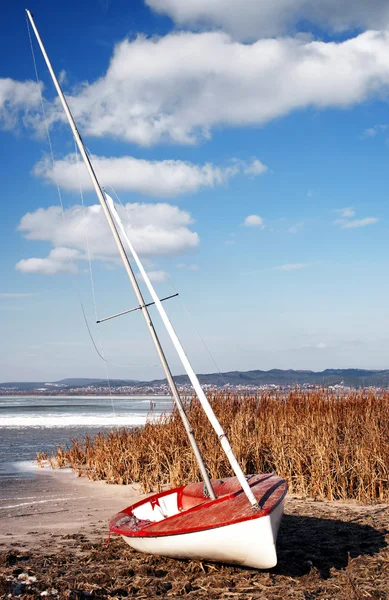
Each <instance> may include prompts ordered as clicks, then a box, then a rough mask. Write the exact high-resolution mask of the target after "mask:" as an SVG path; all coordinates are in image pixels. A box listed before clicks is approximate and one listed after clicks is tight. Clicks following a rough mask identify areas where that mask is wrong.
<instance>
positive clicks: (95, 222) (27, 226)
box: [17, 203, 199, 274]
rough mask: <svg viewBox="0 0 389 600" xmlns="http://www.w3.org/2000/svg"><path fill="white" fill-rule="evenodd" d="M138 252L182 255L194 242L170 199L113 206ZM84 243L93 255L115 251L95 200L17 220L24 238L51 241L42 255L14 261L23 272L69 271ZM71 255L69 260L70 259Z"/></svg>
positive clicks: (114, 256)
mask: <svg viewBox="0 0 389 600" xmlns="http://www.w3.org/2000/svg"><path fill="white" fill-rule="evenodd" d="M118 210H119V212H121V214H122V219H123V222H124V224H125V226H126V228H127V231H128V232H129V235H130V237H131V240H132V242H133V244H134V246H135V248H136V249H137V251H138V252H139V253H140V254H141V255H143V256H146V257H147V256H152V255H169V254H173V255H174V254H181V253H183V252H186V251H190V250H192V249H194V248H196V247H197V245H198V243H199V237H198V235H197V233H196V232H194V231H191V230H190V228H189V227H190V225H191V224H192V218H191V216H190V214H189V213H188V212H186V211H183V210H180V209H179V208H177V207H176V206H172V205H170V204H165V203H161V204H140V203H134V204H126V205H125V211H123V209H122V208H121V207H118ZM86 226H87V232H88V246H89V251H90V256H91V259H92V260H101V261H108V262H111V263H112V262H114V263H116V262H117V261H118V252H117V250H116V247H115V244H114V242H113V239H112V235H111V233H110V231H109V229H108V225H107V223H106V222H105V219H104V216H103V214H102V209H101V207H100V206H99V205H93V206H88V207H85V209H84V211H83V209H82V207H81V206H77V205H76V206H72V207H71V208H69V209H67V210H66V211H65V213H64V215H62V211H61V209H60V207H57V206H50V207H49V208H47V209H44V208H39V209H37V210H36V211H35V212H33V213H27V214H25V215H24V217H23V218H22V219H21V221H20V224H19V226H18V230H19V231H21V232H23V234H24V235H25V237H26V238H27V239H29V240H41V241H47V242H50V243H51V244H52V246H54V249H53V250H52V251H51V252H50V254H49V255H48V256H47V258H29V259H25V260H22V261H20V262H19V263H18V264H17V268H18V269H19V270H22V271H25V272H44V273H46V274H53V273H54V272H58V271H73V270H74V269H75V263H74V261H80V260H86V258H87V256H86V251H87V240H86V230H85V227H86ZM71 259H73V261H72V260H71Z"/></svg>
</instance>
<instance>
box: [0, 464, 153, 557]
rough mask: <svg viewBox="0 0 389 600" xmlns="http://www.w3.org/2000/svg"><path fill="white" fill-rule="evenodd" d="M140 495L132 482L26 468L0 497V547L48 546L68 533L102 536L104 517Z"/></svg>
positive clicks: (100, 537) (94, 538)
mask: <svg viewBox="0 0 389 600" xmlns="http://www.w3.org/2000/svg"><path fill="white" fill-rule="evenodd" d="M140 497H141V496H140V494H139V492H138V490H137V488H136V487H132V486H118V485H107V484H106V483H104V482H103V481H88V480H87V479H85V478H83V477H76V475H75V474H74V473H73V472H72V471H71V470H70V469H63V470H60V471H55V470H52V469H50V468H46V469H42V468H40V467H31V469H30V473H29V477H26V478H25V479H23V480H22V481H18V482H17V483H16V484H13V485H12V486H9V488H8V489H7V492H6V494H2V496H1V498H0V550H4V549H29V548H34V547H37V546H38V545H39V546H42V545H43V546H44V547H46V548H47V549H49V548H51V547H52V546H53V544H52V540H53V539H54V540H55V539H57V540H58V539H60V538H62V537H63V536H65V535H68V534H74V533H76V534H83V535H87V536H88V539H90V540H102V539H104V538H105V537H107V534H108V520H109V518H110V517H112V516H113V515H114V514H115V513H116V512H119V510H121V509H123V508H125V507H126V506H129V505H130V504H132V503H133V502H136V501H137V499H139V498H140Z"/></svg>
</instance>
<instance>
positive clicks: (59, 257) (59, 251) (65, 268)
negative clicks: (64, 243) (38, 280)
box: [15, 248, 81, 275]
mask: <svg viewBox="0 0 389 600" xmlns="http://www.w3.org/2000/svg"><path fill="white" fill-rule="evenodd" d="M80 257H81V254H80V252H78V250H74V249H71V248H54V249H53V250H52V251H51V252H50V254H49V255H48V256H47V257H46V258H27V259H22V260H20V261H19V262H18V263H17V264H16V267H15V268H16V269H17V270H18V271H23V272H24V273H41V274H42V275H55V274H56V273H75V272H76V271H77V266H76V263H75V260H77V259H79V258H80Z"/></svg>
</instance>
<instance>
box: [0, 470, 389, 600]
mask: <svg viewBox="0 0 389 600" xmlns="http://www.w3.org/2000/svg"><path fill="white" fill-rule="evenodd" d="M138 497H139V492H138V490H136V489H134V488H130V487H126V486H110V485H107V484H105V483H102V482H90V481H87V480H85V479H79V478H76V477H75V476H74V475H73V474H72V473H69V472H50V473H47V472H37V473H36V476H35V477H34V478H31V479H29V480H26V481H23V483H22V484H21V486H19V487H18V496H17V497H16V496H15V497H14V498H10V497H7V495H6V494H3V495H2V498H1V502H0V598H14V597H19V598H24V599H26V600H29V599H35V598H42V597H48V598H59V599H62V598H64V599H65V598H66V599H68V598H69V599H86V598H89V599H90V598H96V599H98V598H111V599H112V598H113V599H115V598H117V599H119V598H137V599H141V598H143V599H154V598H168V597H169V598H172V597H173V598H176V597H185V598H188V599H189V598H201V599H204V600H205V599H206V600H210V599H216V598H223V599H226V598H230V599H236V598H238V599H240V598H242V599H245V600H250V599H256V600H280V599H282V600H289V599H291V600H317V599H320V600H332V599H335V600H362V599H365V598H366V599H370V600H371V599H372V600H389V550H388V546H387V542H388V541H389V508H388V506H387V505H386V504H382V505H371V506H363V505H358V504H356V503H354V502H315V501H314V500H309V499H303V498H299V497H296V496H288V498H287V502H286V510H285V516H284V519H283V522H282V524H281V529H280V533H279V539H278V558H279V562H278V565H277V567H275V568H274V569H271V570H269V571H255V570H252V569H241V568H238V567H230V566H223V565H212V564H208V563H198V562H191V561H175V560H171V559H164V558H161V557H154V556H150V555H143V554H139V553H137V552H135V551H133V550H131V549H130V548H129V547H128V546H127V544H125V543H124V542H123V540H121V539H120V538H113V539H111V542H110V544H109V545H108V546H107V545H106V540H107V521H108V518H109V517H110V516H112V515H113V514H114V513H115V512H117V511H118V510H120V509H121V508H124V507H125V506H127V505H128V504H130V503H132V502H134V501H135V500H136V498H138Z"/></svg>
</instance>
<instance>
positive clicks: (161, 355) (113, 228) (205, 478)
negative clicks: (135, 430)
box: [26, 9, 216, 499]
mask: <svg viewBox="0 0 389 600" xmlns="http://www.w3.org/2000/svg"><path fill="white" fill-rule="evenodd" d="M26 13H27V17H28V19H29V21H30V23H31V26H32V28H33V31H34V33H35V36H36V39H37V41H38V44H39V47H40V49H41V51H42V54H43V58H44V59H45V62H46V65H47V68H48V70H49V73H50V75H51V78H52V80H53V83H54V86H55V89H56V90H57V93H58V96H59V99H60V101H61V104H62V107H63V109H64V111H65V114H66V117H67V120H68V122H69V125H70V128H71V130H72V133H73V136H74V139H75V141H76V144H77V146H78V149H79V150H80V154H81V156H82V158H83V160H84V163H85V166H86V168H87V170H88V173H89V176H90V178H91V180H92V184H93V187H94V190H95V192H96V195H97V198H98V200H99V202H100V204H101V207H102V209H103V213H104V216H105V218H106V219H107V222H108V225H109V228H110V230H111V233H112V235H113V238H114V240H115V243H116V246H117V248H118V251H119V254H120V257H121V259H122V261H123V264H124V268H125V269H126V271H127V275H128V277H129V279H130V282H131V285H132V287H133V290H134V292H135V296H136V298H137V300H138V303H139V305H140V306H141V312H142V314H143V317H144V319H145V322H146V325H147V328H148V330H149V333H150V335H151V338H152V340H153V342H154V346H155V348H156V351H157V353H158V356H159V359H160V361H161V364H162V367H163V370H164V371H165V375H166V379H167V381H168V383H169V386H170V389H171V391H172V395H173V398H174V401H175V403H176V405H177V409H178V412H179V414H180V416H181V419H182V421H183V424H184V427H185V430H186V433H187V435H188V438H189V441H190V444H191V446H192V450H193V453H194V455H195V457H196V460H197V464H198V466H199V469H200V472H201V475H202V478H203V481H204V484H205V486H206V488H207V491H208V494H209V496H210V498H212V499H215V498H216V496H215V492H214V490H213V487H212V483H211V480H210V479H209V475H208V473H207V470H206V468H205V465H204V461H203V459H202V456H201V454H200V450H199V448H198V446H197V443H196V440H195V437H194V433H193V429H192V427H191V425H190V423H189V420H188V417H187V415H186V413H185V409H184V406H183V404H182V401H181V398H180V395H179V393H178V389H177V386H176V384H175V381H174V379H173V375H172V373H171V371H170V367H169V365H168V362H167V360H166V356H165V353H164V351H163V349H162V346H161V344H160V341H159V339H158V336H157V333H156V331H155V328H154V325H153V322H152V320H151V317H150V315H149V312H148V310H147V308H146V306H145V301H144V299H143V295H142V292H141V290H140V288H139V285H138V282H137V280H136V277H135V274H134V272H133V270H132V267H131V264H130V261H129V260H128V257H127V254H126V251H125V249H124V246H123V244H122V241H121V239H120V236H119V233H118V231H117V229H116V225H115V222H114V220H113V217H112V215H111V212H110V211H109V209H108V206H107V203H106V199H105V196H104V193H103V190H102V189H101V186H100V183H99V181H98V179H97V177H96V174H95V172H94V169H93V166H92V163H91V161H90V159H89V156H88V154H87V152H86V149H85V146H84V144H83V141H82V139H81V136H80V134H79V131H78V129H77V126H76V124H75V121H74V119H73V116H72V114H71V112H70V109H69V106H68V103H67V101H66V98H65V96H64V94H63V92H62V89H61V86H60V84H59V81H58V79H57V76H56V74H55V72H54V69H53V67H52V66H51V62H50V59H49V57H48V55H47V53H46V50H45V47H44V45H43V42H42V40H41V37H40V35H39V32H38V30H37V28H36V25H35V22H34V19H33V17H32V15H31V13H30V11H29V10H27V9H26ZM142 268H143V267H142ZM158 302H160V301H159V299H158Z"/></svg>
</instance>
